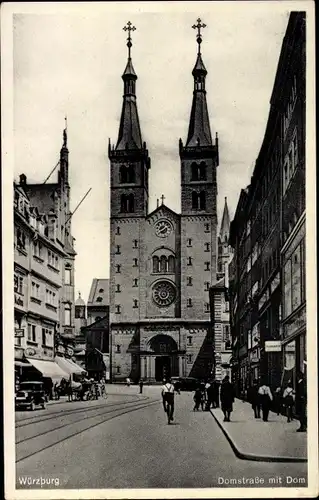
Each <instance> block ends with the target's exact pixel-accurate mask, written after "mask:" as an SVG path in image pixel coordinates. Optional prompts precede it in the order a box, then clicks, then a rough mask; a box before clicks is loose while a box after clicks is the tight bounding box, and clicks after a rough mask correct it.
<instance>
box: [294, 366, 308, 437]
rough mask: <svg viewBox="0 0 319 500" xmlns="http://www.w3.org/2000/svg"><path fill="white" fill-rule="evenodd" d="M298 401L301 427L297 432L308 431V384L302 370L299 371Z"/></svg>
mask: <svg viewBox="0 0 319 500" xmlns="http://www.w3.org/2000/svg"><path fill="white" fill-rule="evenodd" d="M296 402H297V414H298V417H299V422H300V427H299V429H297V432H306V431H307V415H306V407H307V386H306V382H305V379H304V375H303V373H302V372H299V373H298V376H297V386H296Z"/></svg>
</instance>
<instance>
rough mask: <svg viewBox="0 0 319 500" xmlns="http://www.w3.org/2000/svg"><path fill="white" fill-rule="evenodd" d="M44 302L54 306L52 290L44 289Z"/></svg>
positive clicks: (54, 299) (54, 298)
mask: <svg viewBox="0 0 319 500" xmlns="http://www.w3.org/2000/svg"><path fill="white" fill-rule="evenodd" d="M45 302H46V303H47V304H49V305H50V306H53V307H55V306H56V294H55V293H54V292H52V290H48V289H46V291H45Z"/></svg>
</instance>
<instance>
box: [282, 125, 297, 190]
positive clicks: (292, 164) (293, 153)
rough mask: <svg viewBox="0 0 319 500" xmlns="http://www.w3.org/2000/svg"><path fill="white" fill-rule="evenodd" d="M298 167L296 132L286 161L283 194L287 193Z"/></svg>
mask: <svg viewBox="0 0 319 500" xmlns="http://www.w3.org/2000/svg"><path fill="white" fill-rule="evenodd" d="M297 165H298V135H297V130H295V132H294V135H293V139H292V141H291V143H290V146H289V149H288V152H287V154H286V157H285V160H284V172H283V193H285V191H286V189H287V187H288V185H289V183H290V181H291V179H292V177H293V175H294V172H295V169H296V167H297Z"/></svg>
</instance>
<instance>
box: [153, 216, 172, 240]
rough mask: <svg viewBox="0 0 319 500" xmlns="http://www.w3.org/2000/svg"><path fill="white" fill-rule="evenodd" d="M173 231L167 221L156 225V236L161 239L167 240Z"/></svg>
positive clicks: (161, 221) (164, 220) (163, 220)
mask: <svg viewBox="0 0 319 500" xmlns="http://www.w3.org/2000/svg"><path fill="white" fill-rule="evenodd" d="M172 230H173V227H172V224H171V223H170V222H169V221H168V220H166V219H162V220H159V221H158V222H156V224H155V234H156V236H159V237H160V238H165V237H166V236H168V235H169V234H170V233H171V232H172Z"/></svg>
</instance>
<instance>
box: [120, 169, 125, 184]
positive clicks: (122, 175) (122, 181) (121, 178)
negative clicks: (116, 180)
mask: <svg viewBox="0 0 319 500" xmlns="http://www.w3.org/2000/svg"><path fill="white" fill-rule="evenodd" d="M126 182H127V167H126V165H121V166H120V183H121V184H125V183H126Z"/></svg>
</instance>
